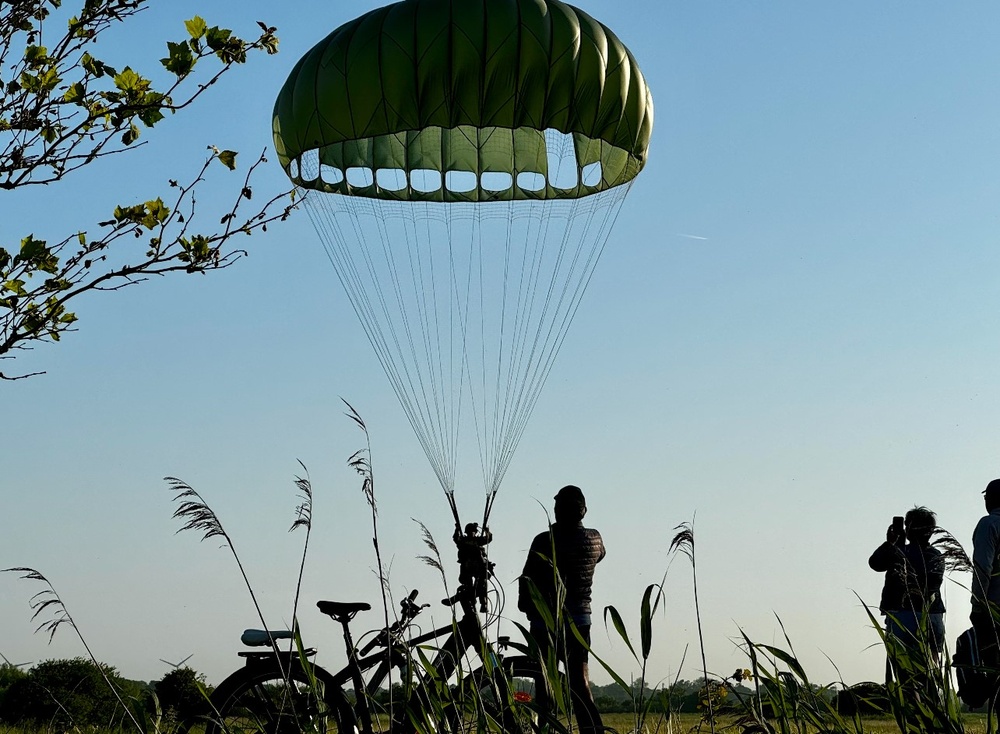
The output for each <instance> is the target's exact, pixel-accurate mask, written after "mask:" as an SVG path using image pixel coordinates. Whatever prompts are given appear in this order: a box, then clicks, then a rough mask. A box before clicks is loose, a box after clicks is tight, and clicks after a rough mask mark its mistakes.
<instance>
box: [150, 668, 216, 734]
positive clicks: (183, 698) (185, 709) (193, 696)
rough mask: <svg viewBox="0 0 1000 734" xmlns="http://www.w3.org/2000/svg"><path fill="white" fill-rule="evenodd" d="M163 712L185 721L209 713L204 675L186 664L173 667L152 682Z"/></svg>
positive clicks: (175, 719) (177, 719) (176, 719)
mask: <svg viewBox="0 0 1000 734" xmlns="http://www.w3.org/2000/svg"><path fill="white" fill-rule="evenodd" d="M153 690H154V691H155V692H156V697H157V699H159V701H160V708H161V709H162V710H163V713H164V714H166V715H167V716H168V717H170V718H171V719H173V720H174V721H187V720H189V719H193V718H195V717H197V716H201V715H206V714H208V713H210V711H211V707H210V706H209V703H208V699H207V698H205V696H206V694H207V693H209V691H208V690H207V689H206V688H205V676H203V675H200V674H199V673H197V672H195V671H194V670H193V669H192V668H189V667H187V666H184V667H180V668H174V669H173V670H171V671H169V672H168V673H167V674H166V675H164V676H163V677H162V678H161V679H160V680H158V681H156V683H154V684H153Z"/></svg>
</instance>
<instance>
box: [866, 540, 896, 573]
mask: <svg viewBox="0 0 1000 734" xmlns="http://www.w3.org/2000/svg"><path fill="white" fill-rule="evenodd" d="M899 560H900V550H899V547H898V546H897V545H895V544H893V543H890V542H889V541H888V540H887V541H886V542H884V543H883V544H882V545H880V546H879V547H878V548H876V549H875V552H874V553H872V554H871V557H870V558H869V559H868V566H869V567H870V568H871V570H872V571H878V572H880V573H881V572H883V571H888V570H889V569H890V568H891V567H892V566H893V564H894V563H898V562H899Z"/></svg>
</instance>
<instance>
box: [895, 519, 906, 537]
mask: <svg viewBox="0 0 1000 734" xmlns="http://www.w3.org/2000/svg"><path fill="white" fill-rule="evenodd" d="M892 529H893V530H895V531H896V535H898V536H899V537H900V538H902V537H903V535H905V534H906V529H905V528H904V526H903V518H902V516H900V515H896V516H895V517H894V518H892Z"/></svg>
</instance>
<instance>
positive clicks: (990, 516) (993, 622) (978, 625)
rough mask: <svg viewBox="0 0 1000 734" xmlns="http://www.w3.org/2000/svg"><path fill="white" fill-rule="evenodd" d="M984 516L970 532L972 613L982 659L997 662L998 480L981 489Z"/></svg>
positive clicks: (999, 659)
mask: <svg viewBox="0 0 1000 734" xmlns="http://www.w3.org/2000/svg"><path fill="white" fill-rule="evenodd" d="M983 500H984V501H985V504H986V513H987V514H986V515H984V516H983V517H981V518H980V519H979V522H978V523H977V524H976V529H975V531H974V532H973V533H972V570H973V575H972V614H970V615H969V619H970V620H971V621H972V626H973V627H974V628H975V630H976V637H977V638H978V641H979V650H980V654H981V655H982V657H983V662H984V663H986V664H988V665H992V666H996V665H997V664H998V663H1000V653H998V644H997V642H998V638H1000V635H998V632H1000V623H998V621H997V619H996V617H995V616H994V615H995V614H996V613H997V609H998V607H1000V562H998V559H997V556H998V555H1000V479H994V480H993V481H992V482H990V483H989V484H987V485H986V489H985V490H984V491H983Z"/></svg>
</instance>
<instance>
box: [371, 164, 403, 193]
mask: <svg viewBox="0 0 1000 734" xmlns="http://www.w3.org/2000/svg"><path fill="white" fill-rule="evenodd" d="M375 182H376V183H378V185H379V188H382V189H385V190H386V191H402V190H403V189H405V188H406V171H404V170H403V169H402V168H380V169H378V170H377V171H376V172H375Z"/></svg>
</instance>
